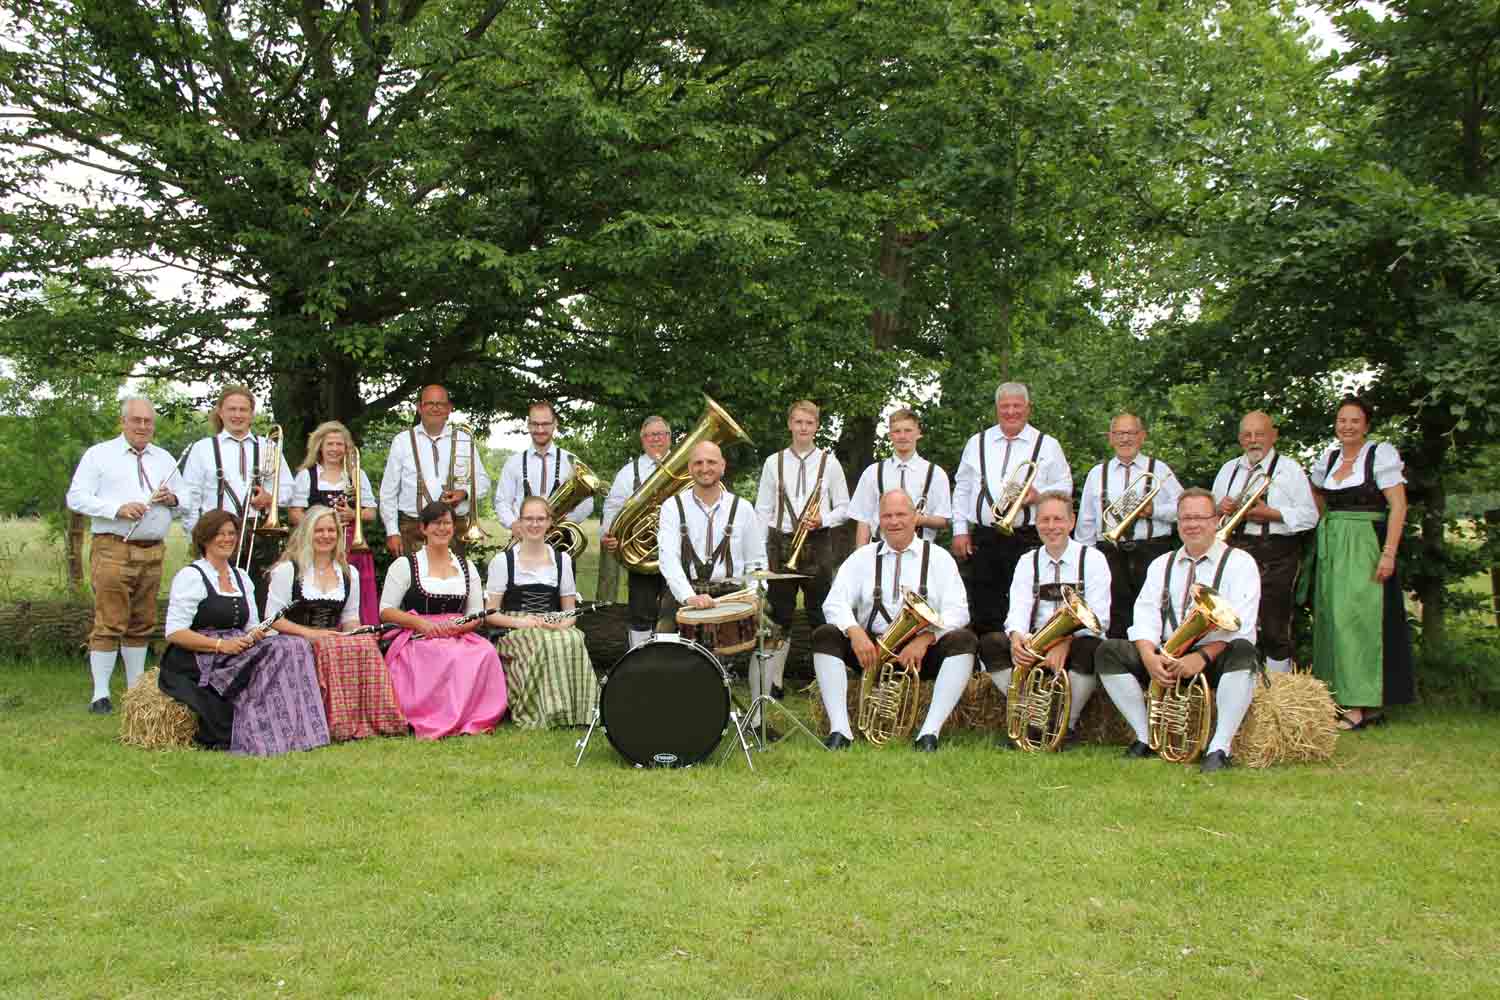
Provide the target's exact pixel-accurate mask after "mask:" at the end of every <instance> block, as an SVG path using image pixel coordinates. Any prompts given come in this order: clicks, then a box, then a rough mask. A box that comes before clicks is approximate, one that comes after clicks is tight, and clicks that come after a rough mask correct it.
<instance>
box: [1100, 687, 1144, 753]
mask: <svg viewBox="0 0 1500 1000" xmlns="http://www.w3.org/2000/svg"><path fill="white" fill-rule="evenodd" d="M1099 682H1100V683H1101V684H1103V685H1104V690H1105V691H1106V692H1107V693H1108V694H1109V700H1110V701H1112V702H1114V703H1115V707H1116V708H1118V709H1119V710H1120V714H1121V715H1123V716H1125V721H1126V722H1128V723H1130V728H1131V729H1132V730H1133V731H1134V732H1135V738H1136V739H1137V740H1139V741H1140V742H1142V743H1150V742H1151V734H1150V732H1149V730H1148V728H1147V724H1146V695H1145V694H1144V693H1143V692H1142V691H1141V685H1140V682H1139V681H1137V680H1136V679H1135V677H1133V676H1132V675H1130V674H1103V675H1101V676H1100V678H1099Z"/></svg>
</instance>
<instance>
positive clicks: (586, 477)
mask: <svg viewBox="0 0 1500 1000" xmlns="http://www.w3.org/2000/svg"><path fill="white" fill-rule="evenodd" d="M602 489H604V484H603V483H601V482H600V481H599V477H598V476H596V475H594V470H593V469H590V468H589V467H588V466H587V465H584V464H583V463H582V462H580V461H579V460H578V459H577V458H574V459H573V474H572V475H571V476H569V477H568V481H567V482H565V483H562V484H560V485H559V486H558V487H557V489H555V490H553V491H552V495H551V496H549V497H548V498H547V503H548V505H549V506H551V508H552V510H553V512H554V514H555V515H556V516H557V517H564V515H566V514H567V512H568V511H570V510H572V509H573V508H574V507H577V506H578V505H579V504H581V503H583V501H584V499H585V498H586V497H591V496H593V495H594V494H596V493H598V492H599V491H600V490H602ZM511 544H515V543H514V541H513V542H512V543H511ZM547 544H548V545H550V546H552V547H553V548H554V549H561V550H562V551H564V552H566V553H567V554H568V555H569V556H571V557H572V559H573V561H574V562H575V563H576V562H577V561H578V557H579V556H581V555H583V550H584V549H586V548H588V547H589V540H588V539H587V538H586V537H584V534H583V528H581V527H579V525H578V522H577V521H569V520H566V519H564V520H561V521H558V522H557V524H556V525H555V526H554V527H553V529H552V530H551V531H549V532H547Z"/></svg>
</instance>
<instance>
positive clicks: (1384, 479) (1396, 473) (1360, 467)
mask: <svg viewBox="0 0 1500 1000" xmlns="http://www.w3.org/2000/svg"><path fill="white" fill-rule="evenodd" d="M1371 448H1374V449H1375V485H1376V486H1378V487H1380V488H1381V489H1383V490H1388V489H1390V488H1391V487H1392V486H1399V485H1401V484H1402V483H1404V482H1406V463H1405V462H1403V461H1401V455H1400V453H1398V452H1397V451H1396V449H1395V447H1394V446H1393V445H1389V444H1387V443H1386V442H1384V441H1366V442H1365V443H1364V445H1363V446H1362V447H1361V448H1360V449H1359V454H1358V455H1357V456H1355V459H1354V471H1353V472H1351V473H1349V476H1348V478H1346V479H1343V480H1338V479H1334V478H1333V472H1336V471H1338V467H1339V459H1338V455H1339V452H1340V450H1341V449H1340V448H1339V446H1338V445H1334V446H1333V447H1332V448H1330V449H1329V450H1328V451H1325V452H1324V453H1323V454H1322V456H1321V457H1319V459H1318V461H1317V462H1316V463H1315V464H1314V465H1313V467H1312V468H1311V469H1309V470H1308V472H1307V478H1308V479H1309V480H1311V482H1312V484H1313V485H1314V486H1316V487H1317V488H1318V489H1320V490H1324V489H1327V490H1344V489H1348V488H1349V487H1351V486H1359V485H1361V484H1362V483H1363V482H1364V481H1365V462H1367V461H1369V453H1370V449H1371ZM1330 461H1331V462H1332V463H1333V465H1332V466H1330V465H1329V464H1328V463H1329V462H1330ZM1330 469H1332V471H1330ZM69 496H70V497H71V494H69ZM69 506H72V504H71V503H70V504H69ZM75 509H76V508H75Z"/></svg>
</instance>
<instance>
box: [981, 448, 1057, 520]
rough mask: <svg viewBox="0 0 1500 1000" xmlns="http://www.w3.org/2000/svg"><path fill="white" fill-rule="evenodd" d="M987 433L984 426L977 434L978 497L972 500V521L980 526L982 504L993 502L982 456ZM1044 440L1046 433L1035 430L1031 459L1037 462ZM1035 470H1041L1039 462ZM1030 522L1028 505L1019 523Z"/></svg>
mask: <svg viewBox="0 0 1500 1000" xmlns="http://www.w3.org/2000/svg"><path fill="white" fill-rule="evenodd" d="M988 433H989V430H988V428H986V429H985V430H984V431H981V432H980V434H979V498H978V499H977V500H975V501H974V523H975V524H977V525H980V526H981V527H983V525H984V505H985V503H986V502H988V503H990V504H994V502H995V501H994V499H993V498H992V497H991V496H990V476H989V472H988V471H987V469H986V465H985V458H984V454H985V451H986V448H985V446H984V444H985V442H984V436H985V435H986V434H988ZM1046 441H1047V435H1045V434H1043V433H1042V432H1041V431H1037V432H1036V447H1034V448H1032V449H1031V461H1033V462H1038V463H1039V462H1040V460H1041V457H1042V445H1043V444H1045V443H1046ZM1009 471H1010V470H1009V469H1001V470H1000V472H1001V474H1002V475H1003V474H1005V473H1006V472H1009ZM1037 471H1038V472H1039V473H1040V471H1041V466H1040V464H1038V466H1037ZM1030 523H1031V508H1029V507H1028V508H1026V510H1025V511H1024V512H1023V513H1022V514H1021V524H1023V525H1027V524H1030Z"/></svg>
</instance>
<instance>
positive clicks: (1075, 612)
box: [1005, 584, 1104, 753]
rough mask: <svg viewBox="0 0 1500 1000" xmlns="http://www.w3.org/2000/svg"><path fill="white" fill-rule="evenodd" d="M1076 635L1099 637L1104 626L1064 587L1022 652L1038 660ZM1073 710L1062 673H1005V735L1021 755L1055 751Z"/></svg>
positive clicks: (1035, 667)
mask: <svg viewBox="0 0 1500 1000" xmlns="http://www.w3.org/2000/svg"><path fill="white" fill-rule="evenodd" d="M1080 629H1089V630H1090V631H1093V632H1097V633H1099V634H1100V635H1103V634H1104V626H1103V624H1102V623H1101V622H1100V621H1099V616H1098V615H1096V614H1094V612H1093V611H1091V610H1090V609H1089V606H1088V605H1087V604H1086V603H1084V600H1083V598H1082V597H1080V596H1079V594H1078V591H1077V590H1075V589H1074V588H1072V587H1069V586H1068V585H1067V584H1064V585H1063V588H1062V603H1061V604H1060V605H1059V606H1058V608H1057V610H1056V611H1054V612H1052V617H1051V618H1048V619H1047V621H1046V623H1045V624H1044V625H1042V627H1041V628H1040V629H1038V630H1037V633H1036V634H1035V635H1033V636H1032V637H1031V638H1030V639H1029V640H1027V642H1026V645H1025V647H1024V648H1025V650H1026V652H1028V653H1030V654H1031V655H1032V656H1035V657H1038V658H1040V657H1042V656H1045V655H1046V654H1047V651H1048V650H1049V649H1051V648H1052V647H1053V646H1056V645H1057V644H1058V643H1059V642H1062V641H1063V640H1064V639H1066V638H1067V637H1068V636H1070V635H1072V634H1073V633H1074V632H1077V631H1079V630H1080ZM1072 708H1073V682H1072V681H1070V680H1069V679H1068V672H1067V671H1066V670H1061V671H1058V672H1056V673H1054V672H1052V671H1051V670H1048V669H1047V668H1045V667H1043V666H1042V665H1041V664H1039V663H1033V664H1032V665H1031V666H1029V667H1016V668H1015V669H1014V670H1012V671H1011V673H1010V691H1009V692H1008V693H1007V694H1006V697H1005V730H1006V735H1008V736H1009V737H1010V738H1011V742H1013V743H1015V745H1016V746H1018V747H1020V748H1021V749H1022V750H1026V751H1030V752H1033V753H1034V752H1036V751H1038V750H1056V749H1057V748H1058V747H1060V746H1062V741H1063V740H1064V739H1065V738H1066V737H1067V735H1068V715H1069V713H1070V712H1071V711H1072Z"/></svg>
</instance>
